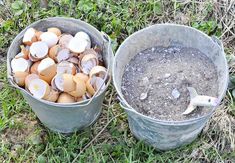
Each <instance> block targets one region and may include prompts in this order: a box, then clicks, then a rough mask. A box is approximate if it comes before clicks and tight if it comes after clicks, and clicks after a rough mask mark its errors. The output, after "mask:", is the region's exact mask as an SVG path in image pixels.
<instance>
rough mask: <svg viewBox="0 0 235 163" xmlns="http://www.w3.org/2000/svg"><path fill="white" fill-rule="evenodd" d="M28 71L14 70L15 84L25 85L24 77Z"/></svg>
mask: <svg viewBox="0 0 235 163" xmlns="http://www.w3.org/2000/svg"><path fill="white" fill-rule="evenodd" d="M28 74H29V73H28V72H20V71H18V72H15V73H14V74H13V77H14V80H15V82H16V84H17V85H18V86H20V87H24V86H25V78H26V76H27V75H28Z"/></svg>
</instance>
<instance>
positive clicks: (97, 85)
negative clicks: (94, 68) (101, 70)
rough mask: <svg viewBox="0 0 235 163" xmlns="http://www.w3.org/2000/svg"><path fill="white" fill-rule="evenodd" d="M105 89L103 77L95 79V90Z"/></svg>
mask: <svg viewBox="0 0 235 163" xmlns="http://www.w3.org/2000/svg"><path fill="white" fill-rule="evenodd" d="M100 87H101V88H100ZM104 88H105V81H104V79H102V78H101V77H95V84H94V89H95V90H96V91H97V90H98V89H100V90H103V89H104Z"/></svg>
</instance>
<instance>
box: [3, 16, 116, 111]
mask: <svg viewBox="0 0 235 163" xmlns="http://www.w3.org/2000/svg"><path fill="white" fill-rule="evenodd" d="M65 19H66V20H68V21H69V20H71V21H77V22H80V23H82V24H86V25H87V26H89V28H91V29H92V30H94V31H95V32H96V33H97V34H98V35H100V37H101V38H102V39H103V42H102V44H107V43H106V40H105V38H104V37H103V35H102V32H100V31H99V30H98V29H96V28H95V27H94V26H92V25H91V24H89V23H87V22H85V21H82V20H80V19H75V18H72V17H63V16H61V17H60V16H56V17H47V18H44V19H39V20H37V21H35V22H33V23H31V24H29V25H28V26H26V27H25V28H24V29H23V30H22V31H21V32H20V33H18V34H17V35H16V36H15V37H14V39H13V41H12V42H11V44H10V46H9V48H8V51H7V80H8V82H9V83H10V84H11V85H12V86H13V87H15V88H16V89H18V90H20V91H21V92H22V93H25V94H26V95H28V96H30V97H31V98H33V99H34V100H37V101H40V102H42V103H44V104H47V105H51V106H57V107H63V108H68V107H69V106H75V105H77V106H81V105H86V104H88V103H89V102H90V99H86V100H83V101H79V102H74V103H55V102H51V101H47V100H43V99H38V98H36V97H34V96H33V95H31V94H30V93H29V92H28V91H26V90H25V89H23V88H21V87H19V86H18V85H17V84H16V83H15V82H14V81H13V77H12V75H11V66H10V58H9V56H10V49H12V46H13V44H14V42H16V38H20V35H22V34H24V33H25V31H26V30H27V29H28V28H31V27H32V26H34V25H36V24H38V23H40V22H41V21H50V20H61V21H63V20H65ZM111 50H112V49H111ZM108 53H109V52H108ZM110 64H112V62H111V63H110ZM109 66H110V67H112V65H109ZM111 72H112V71H111ZM111 76H112V75H111V73H110V74H109V78H108V81H107V84H106V86H105V88H104V89H103V90H102V91H101V92H100V93H98V94H97V95H96V96H95V97H94V98H97V97H98V96H100V95H101V94H102V93H104V92H105V91H106V90H107V88H108V87H109V85H110V83H111V79H112V78H111ZM68 109H69V108H68Z"/></svg>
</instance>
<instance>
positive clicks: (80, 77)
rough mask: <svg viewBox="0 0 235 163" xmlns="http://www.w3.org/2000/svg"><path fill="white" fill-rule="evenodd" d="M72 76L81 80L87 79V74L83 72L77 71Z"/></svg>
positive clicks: (85, 80)
mask: <svg viewBox="0 0 235 163" xmlns="http://www.w3.org/2000/svg"><path fill="white" fill-rule="evenodd" d="M74 78H79V79H81V80H83V81H84V82H87V80H88V79H89V77H88V75H86V74H83V73H77V74H76V75H75V76H74Z"/></svg>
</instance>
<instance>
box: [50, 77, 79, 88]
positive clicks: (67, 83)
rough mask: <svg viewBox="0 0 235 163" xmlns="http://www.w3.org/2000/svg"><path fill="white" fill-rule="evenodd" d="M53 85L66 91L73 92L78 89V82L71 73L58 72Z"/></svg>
mask: <svg viewBox="0 0 235 163" xmlns="http://www.w3.org/2000/svg"><path fill="white" fill-rule="evenodd" d="M53 87H56V89H58V90H60V91H64V92H71V91H74V90H75V89H76V83H75V82H74V80H73V75H71V74H58V75H56V76H55V79H54V80H53Z"/></svg>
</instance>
